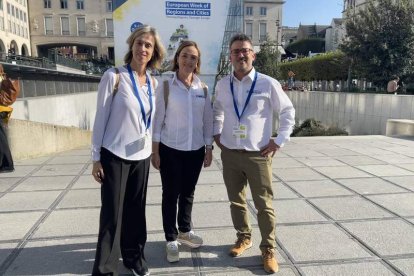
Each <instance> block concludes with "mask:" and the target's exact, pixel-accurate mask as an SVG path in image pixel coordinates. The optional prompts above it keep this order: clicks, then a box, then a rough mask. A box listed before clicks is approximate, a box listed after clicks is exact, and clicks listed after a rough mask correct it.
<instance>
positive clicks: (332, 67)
mask: <svg viewBox="0 0 414 276" xmlns="http://www.w3.org/2000/svg"><path fill="white" fill-rule="evenodd" d="M348 66H349V60H348V59H347V57H346V56H345V55H344V53H342V52H340V51H336V52H329V53H325V54H321V55H317V56H314V57H309V58H301V59H298V60H295V61H292V62H284V63H282V64H281V65H280V75H281V76H282V79H286V78H287V72H288V71H289V69H291V70H292V71H293V72H295V74H296V75H295V79H297V80H302V81H313V80H328V81H329V80H346V78H347V74H348Z"/></svg>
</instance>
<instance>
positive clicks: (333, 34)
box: [325, 18, 346, 52]
mask: <svg viewBox="0 0 414 276" xmlns="http://www.w3.org/2000/svg"><path fill="white" fill-rule="evenodd" d="M345 34H346V32H345V23H344V20H343V19H342V18H333V19H332V23H331V26H330V27H329V28H328V29H326V36H325V51H326V52H329V51H335V50H337V49H338V47H339V45H340V44H341V43H342V41H343V40H344V38H345Z"/></svg>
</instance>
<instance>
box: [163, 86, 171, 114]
mask: <svg viewBox="0 0 414 276" xmlns="http://www.w3.org/2000/svg"><path fill="white" fill-rule="evenodd" d="M169 95H170V84H169V82H168V80H165V81H164V106H165V113H167V106H168V96H169Z"/></svg>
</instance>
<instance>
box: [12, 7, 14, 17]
mask: <svg viewBox="0 0 414 276" xmlns="http://www.w3.org/2000/svg"><path fill="white" fill-rule="evenodd" d="M11 14H12V16H14V6H13V5H12V6H11Z"/></svg>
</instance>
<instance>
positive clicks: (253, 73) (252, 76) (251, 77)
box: [231, 67, 256, 82]
mask: <svg viewBox="0 0 414 276" xmlns="http://www.w3.org/2000/svg"><path fill="white" fill-rule="evenodd" d="M255 74H256V69H254V67H253V68H252V70H250V72H249V74H247V75H246V76H244V77H243V78H242V80H241V81H239V80H238V79H237V78H236V77H235V76H234V71H233V74H232V75H231V78H232V80H233V81H237V82H243V81H245V80H246V79H247V78H248V79H250V82H253V80H254V75H255Z"/></svg>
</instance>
